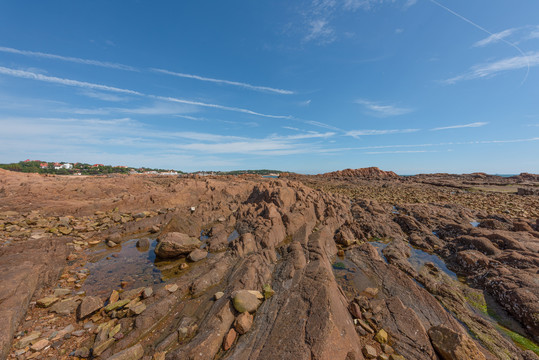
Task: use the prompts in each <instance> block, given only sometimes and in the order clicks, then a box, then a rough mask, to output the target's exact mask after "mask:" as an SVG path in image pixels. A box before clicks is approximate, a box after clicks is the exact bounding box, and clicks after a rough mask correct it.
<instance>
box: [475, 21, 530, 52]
mask: <svg viewBox="0 0 539 360" xmlns="http://www.w3.org/2000/svg"><path fill="white" fill-rule="evenodd" d="M509 38H511V39H509ZM538 38H539V26H537V25H531V26H521V27H516V28H510V29H506V30H503V31H500V32H498V33H495V34H491V35H489V36H488V37H486V38H485V39H482V40H479V41H477V42H476V43H475V44H473V46H474V47H483V46H487V45H491V44H495V43H498V42H506V41H507V42H508V43H509V41H511V43H509V45H511V44H519V43H521V42H523V41H527V40H533V39H538Z"/></svg>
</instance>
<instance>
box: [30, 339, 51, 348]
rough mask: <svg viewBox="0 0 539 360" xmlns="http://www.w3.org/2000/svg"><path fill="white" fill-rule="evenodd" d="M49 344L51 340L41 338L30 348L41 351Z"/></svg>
mask: <svg viewBox="0 0 539 360" xmlns="http://www.w3.org/2000/svg"><path fill="white" fill-rule="evenodd" d="M49 344H50V342H49V340H47V339H41V340H39V341H37V342H35V343H34V344H33V345H32V346H30V349H31V350H32V351H41V350H43V349H44V348H45V347H47V346H48V345H49Z"/></svg>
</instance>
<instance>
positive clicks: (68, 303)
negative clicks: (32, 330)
mask: <svg viewBox="0 0 539 360" xmlns="http://www.w3.org/2000/svg"><path fill="white" fill-rule="evenodd" d="M78 305H79V300H77V299H74V298H71V299H66V300H62V301H59V302H57V303H55V304H54V305H52V306H51V308H50V310H49V311H50V312H54V313H57V314H58V315H64V316H68V315H70V314H73V313H74V312H75V310H76V309H77V306H78Z"/></svg>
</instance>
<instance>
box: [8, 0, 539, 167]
mask: <svg viewBox="0 0 539 360" xmlns="http://www.w3.org/2000/svg"><path fill="white" fill-rule="evenodd" d="M537 14H539V2H537V1H536V0H519V1H511V2H509V1H506V0H474V1H470V0H453V1H448V0H401V1H398V0H341V1H338V0H308V1H294V2H290V1H271V2H270V1H267V2H262V1H247V0H246V1H214V2H202V1H197V2H179V1H91V2H82V1H67V0H65V1H48V2H43V1H26V2H22V1H8V0H5V1H2V2H0V34H1V36H0V128H1V129H2V130H1V131H0V162H14V161H19V160H24V159H26V158H30V159H39V160H44V161H68V162H75V161H79V162H80V161H82V162H89V163H105V164H111V165H129V166H147V167H159V168H174V169H178V170H184V171H194V170H210V169H213V170H233V169H261V168H271V169H281V170H288V171H297V172H302V173H320V172H326V171H333V170H337V169H343V168H359V167H367V166H378V167H380V168H382V169H385V170H393V171H396V172H397V173H400V174H413V173H425V172H454V173H464V172H473V171H484V172H488V173H520V172H524V171H527V172H535V173H539V156H538V155H539V17H537Z"/></svg>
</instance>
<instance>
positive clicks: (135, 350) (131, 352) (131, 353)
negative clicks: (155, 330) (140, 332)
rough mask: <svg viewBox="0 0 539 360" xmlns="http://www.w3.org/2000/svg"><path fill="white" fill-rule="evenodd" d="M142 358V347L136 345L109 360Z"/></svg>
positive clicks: (135, 359) (137, 359) (136, 359)
mask: <svg viewBox="0 0 539 360" xmlns="http://www.w3.org/2000/svg"><path fill="white" fill-rule="evenodd" d="M143 356H144V349H143V348H142V345H140V344H137V345H135V346H132V347H130V348H127V349H125V350H122V351H120V352H119V353H116V354H114V355H112V356H111V357H109V360H139V359H140V358H142V357H143Z"/></svg>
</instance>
